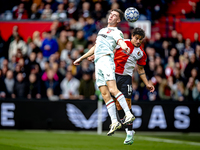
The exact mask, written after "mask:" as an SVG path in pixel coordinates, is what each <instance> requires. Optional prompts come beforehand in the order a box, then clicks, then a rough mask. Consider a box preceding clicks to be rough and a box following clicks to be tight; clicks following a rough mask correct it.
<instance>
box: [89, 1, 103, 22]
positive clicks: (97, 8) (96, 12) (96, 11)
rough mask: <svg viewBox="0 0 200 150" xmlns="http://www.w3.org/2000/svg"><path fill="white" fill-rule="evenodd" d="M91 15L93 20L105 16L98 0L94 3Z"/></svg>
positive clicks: (99, 19) (98, 19)
mask: <svg viewBox="0 0 200 150" xmlns="http://www.w3.org/2000/svg"><path fill="white" fill-rule="evenodd" d="M91 16H92V18H94V19H95V21H101V19H102V18H104V17H105V16H106V14H105V11H104V10H103V9H102V5H101V3H100V2H97V3H95V5H94V10H93V11H92V14H91Z"/></svg>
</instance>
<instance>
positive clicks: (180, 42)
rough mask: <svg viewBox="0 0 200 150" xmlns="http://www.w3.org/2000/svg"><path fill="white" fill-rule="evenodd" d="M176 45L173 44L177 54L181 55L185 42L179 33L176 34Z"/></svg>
mask: <svg viewBox="0 0 200 150" xmlns="http://www.w3.org/2000/svg"><path fill="white" fill-rule="evenodd" d="M177 40H178V41H177V43H176V44H175V47H176V48H177V49H178V52H179V54H181V53H182V50H183V49H184V47H185V44H184V43H185V41H184V39H183V35H182V34H181V33H178V34H177Z"/></svg>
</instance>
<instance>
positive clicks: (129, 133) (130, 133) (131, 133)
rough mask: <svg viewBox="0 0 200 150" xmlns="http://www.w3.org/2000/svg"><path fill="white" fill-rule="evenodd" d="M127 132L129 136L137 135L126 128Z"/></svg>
mask: <svg viewBox="0 0 200 150" xmlns="http://www.w3.org/2000/svg"><path fill="white" fill-rule="evenodd" d="M125 131H126V134H127V135H131V136H132V135H133V134H135V131H134V130H131V131H129V130H128V128H125Z"/></svg>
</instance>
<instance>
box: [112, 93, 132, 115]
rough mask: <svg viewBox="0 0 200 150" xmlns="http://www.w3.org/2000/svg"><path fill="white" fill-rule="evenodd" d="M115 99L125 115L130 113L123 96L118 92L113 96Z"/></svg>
mask: <svg viewBox="0 0 200 150" xmlns="http://www.w3.org/2000/svg"><path fill="white" fill-rule="evenodd" d="M115 98H116V99H117V101H118V102H119V104H120V105H121V107H122V108H123V110H124V112H125V114H126V115H127V113H131V112H130V109H129V107H128V104H127V102H126V99H125V97H124V95H123V94H122V93H121V92H119V93H118V94H117V95H116V96H115Z"/></svg>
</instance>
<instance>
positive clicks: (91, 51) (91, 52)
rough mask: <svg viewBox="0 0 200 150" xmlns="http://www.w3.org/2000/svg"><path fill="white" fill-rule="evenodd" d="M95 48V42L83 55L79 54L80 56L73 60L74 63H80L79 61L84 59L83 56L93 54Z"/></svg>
mask: <svg viewBox="0 0 200 150" xmlns="http://www.w3.org/2000/svg"><path fill="white" fill-rule="evenodd" d="M95 48H96V44H95V45H94V46H93V47H92V48H90V50H89V51H88V52H87V53H85V54H84V55H83V56H81V57H80V58H78V59H76V60H75V61H74V65H80V63H81V61H82V60H83V59H85V58H87V57H89V56H91V55H93V54H94V50H95Z"/></svg>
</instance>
